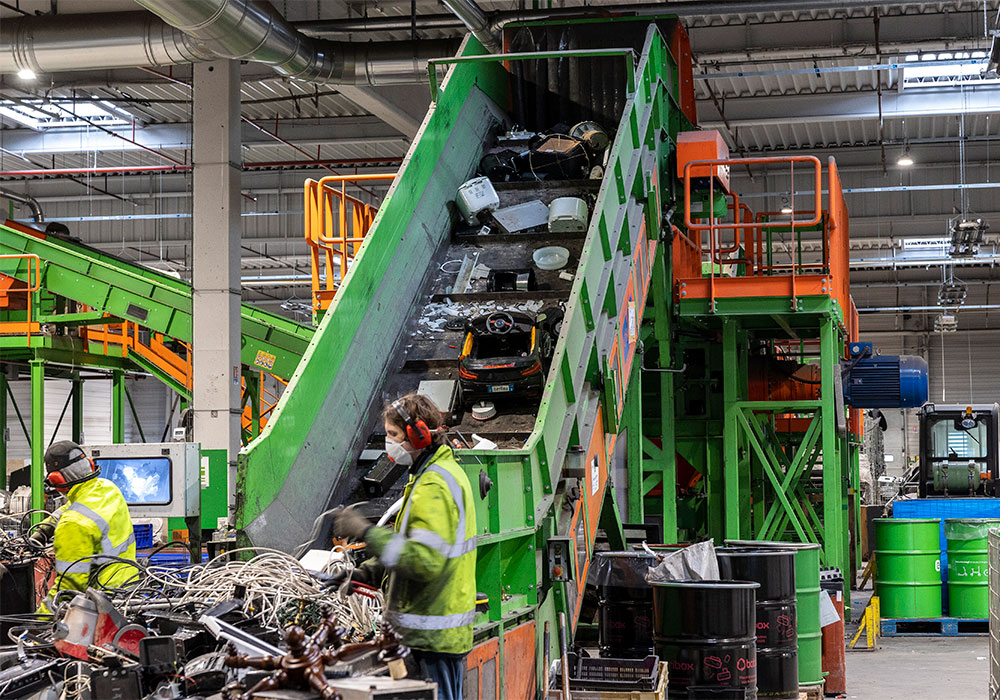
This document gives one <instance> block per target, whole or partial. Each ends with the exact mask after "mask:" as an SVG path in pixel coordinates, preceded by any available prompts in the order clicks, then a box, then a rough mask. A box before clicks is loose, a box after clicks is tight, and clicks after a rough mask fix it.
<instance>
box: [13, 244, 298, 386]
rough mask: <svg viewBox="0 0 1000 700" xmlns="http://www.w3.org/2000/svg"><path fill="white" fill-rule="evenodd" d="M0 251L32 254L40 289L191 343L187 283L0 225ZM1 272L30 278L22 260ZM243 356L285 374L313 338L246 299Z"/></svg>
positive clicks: (250, 363) (84, 248) (247, 362)
mask: <svg viewBox="0 0 1000 700" xmlns="http://www.w3.org/2000/svg"><path fill="white" fill-rule="evenodd" d="M0 255H37V256H38V258H39V260H40V262H41V271H42V279H41V283H42V291H43V292H44V293H48V294H52V295H57V296H61V297H65V298H67V299H72V300H73V301H76V302H79V303H81V304H86V305H88V306H90V307H93V308H94V309H95V310H96V311H97V312H99V313H106V314H110V315H111V316H116V317H118V318H122V319H127V320H129V321H134V322H136V323H138V324H139V325H141V326H143V327H145V328H148V329H150V330H152V331H154V332H157V333H163V334H164V335H165V336H167V337H169V338H173V339H175V340H179V341H183V342H188V343H189V342H191V341H192V320H191V319H192V311H191V305H192V304H191V285H190V284H189V283H187V282H185V281H183V280H179V279H177V278H175V277H171V276H170V275H167V274H164V273H162V272H159V271H156V270H151V269H149V268H146V267H143V266H141V265H137V264H135V263H131V262H128V261H125V260H120V259H118V258H116V257H114V256H112V255H108V254H107V253H104V252H101V251H99V250H95V249H94V248H90V247H88V246H85V245H81V244H79V243H74V242H71V241H66V240H61V239H59V238H55V237H53V236H48V237H46V238H45V239H43V238H40V237H37V236H32V235H29V234H26V233H23V232H21V231H18V230H15V229H12V228H8V227H6V226H0ZM5 263H6V264H5V265H4V266H3V272H4V273H5V274H7V275H9V276H12V277H15V278H16V279H18V280H20V281H22V282H27V280H28V276H29V274H31V273H29V270H28V267H29V264H30V263H29V262H28V261H27V260H20V261H17V263H16V264H15V263H14V262H13V261H11V260H7V261H5ZM240 313H241V317H242V343H241V360H242V362H243V364H245V365H247V366H249V367H256V368H257V369H262V368H263V367H262V366H261V365H260V364H259V363H258V364H255V360H256V359H257V357H258V353H259V352H263V353H266V354H265V355H262V356H261V357H262V358H266V360H267V362H268V363H270V362H272V360H271V357H270V356H273V358H274V359H273V367H271V368H267V369H268V371H270V372H272V373H273V374H276V375H277V376H279V377H286V378H287V377H290V376H291V375H292V372H293V371H294V369H295V367H296V365H297V364H298V362H299V359H300V358H301V357H302V353H303V352H305V349H306V347H307V346H308V344H309V341H310V340H311V339H312V336H313V329H312V328H311V327H309V326H305V325H303V324H300V323H296V322H294V321H290V320H289V319H286V318H283V317H281V316H278V315H275V314H271V313H268V312H266V311H262V310H261V309H258V308H256V307H254V306H251V305H250V304H243V305H242V308H241V312H240Z"/></svg>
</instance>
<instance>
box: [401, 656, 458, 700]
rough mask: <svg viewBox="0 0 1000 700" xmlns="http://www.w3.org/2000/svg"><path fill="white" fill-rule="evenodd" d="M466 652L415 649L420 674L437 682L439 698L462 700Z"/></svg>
mask: <svg viewBox="0 0 1000 700" xmlns="http://www.w3.org/2000/svg"><path fill="white" fill-rule="evenodd" d="M465 657H466V654H437V653H435V652H433V651H420V650H419V649H414V650H413V660H414V661H416V662H417V665H418V667H419V669H420V675H421V676H423V678H424V679H425V680H428V681H431V682H433V683H437V687H438V700H462V681H463V680H465Z"/></svg>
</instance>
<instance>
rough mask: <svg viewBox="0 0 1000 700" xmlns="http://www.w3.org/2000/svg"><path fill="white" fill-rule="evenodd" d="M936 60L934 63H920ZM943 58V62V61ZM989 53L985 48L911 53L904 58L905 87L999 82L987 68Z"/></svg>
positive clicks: (901, 76)
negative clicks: (983, 49) (980, 49)
mask: <svg viewBox="0 0 1000 700" xmlns="http://www.w3.org/2000/svg"><path fill="white" fill-rule="evenodd" d="M931 62H933V65H921V64H928V63H931ZM942 62H944V65H942ZM988 67H989V56H988V55H987V53H986V52H985V51H971V52H970V51H955V52H951V51H945V52H941V53H933V52H930V53H922V54H910V55H908V56H906V57H905V58H904V59H903V67H902V70H901V71H900V73H901V75H900V83H901V84H902V86H903V88H904V89H905V88H907V87H917V86H923V87H928V86H933V87H947V86H951V85H964V84H967V83H974V84H977V85H989V84H995V83H997V82H1000V79H998V78H997V76H996V75H994V74H991V73H989V72H988Z"/></svg>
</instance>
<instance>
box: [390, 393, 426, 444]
mask: <svg viewBox="0 0 1000 700" xmlns="http://www.w3.org/2000/svg"><path fill="white" fill-rule="evenodd" d="M392 408H393V409H394V410H395V411H396V413H397V414H398V415H399V417H400V418H402V419H403V423H405V424H406V439H407V440H409V442H410V444H411V445H413V447H414V449H417V450H423V449H426V448H428V447H430V446H431V442H432V441H433V437H432V435H431V429H430V428H428V427H427V423H425V422H424V421H422V420H418V421H414V420H413V418H411V417H410V414H409V413H407V411H406V409H405V408H403V404H401V403H400V402H399V401H393V402H392Z"/></svg>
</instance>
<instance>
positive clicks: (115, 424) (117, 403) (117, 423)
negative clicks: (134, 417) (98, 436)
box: [111, 369, 125, 445]
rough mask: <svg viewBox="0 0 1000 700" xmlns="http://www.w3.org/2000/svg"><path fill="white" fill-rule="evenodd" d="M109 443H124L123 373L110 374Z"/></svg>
mask: <svg viewBox="0 0 1000 700" xmlns="http://www.w3.org/2000/svg"><path fill="white" fill-rule="evenodd" d="M111 442H113V443H114V444H116V445H120V444H122V443H123V442H125V372H123V371H122V370H120V369H116V370H113V371H112V372H111Z"/></svg>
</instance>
